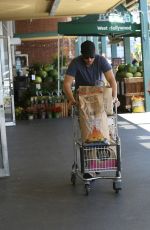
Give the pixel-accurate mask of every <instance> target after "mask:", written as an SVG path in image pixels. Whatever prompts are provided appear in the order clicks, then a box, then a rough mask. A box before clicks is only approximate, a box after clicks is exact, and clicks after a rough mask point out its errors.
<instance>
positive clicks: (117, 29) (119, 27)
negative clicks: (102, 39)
mask: <svg viewBox="0 0 150 230" xmlns="http://www.w3.org/2000/svg"><path fill="white" fill-rule="evenodd" d="M97 30H98V31H103V32H104V31H110V32H124V31H126V32H127V31H129V32H130V31H132V25H130V26H126V25H125V24H124V25H119V24H118V25H114V26H113V25H110V26H102V25H100V26H97Z"/></svg>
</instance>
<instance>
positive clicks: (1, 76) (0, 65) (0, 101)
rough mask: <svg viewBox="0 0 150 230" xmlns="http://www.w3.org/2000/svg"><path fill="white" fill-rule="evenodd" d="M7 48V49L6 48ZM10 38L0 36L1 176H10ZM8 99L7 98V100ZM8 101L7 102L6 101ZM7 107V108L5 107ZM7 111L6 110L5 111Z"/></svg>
mask: <svg viewBox="0 0 150 230" xmlns="http://www.w3.org/2000/svg"><path fill="white" fill-rule="evenodd" d="M6 48H7V49H6ZM7 51H8V39H7V38H5V37H2V36H1V37H0V177H5V176H9V162H8V150H7V137H6V126H5V120H6V119H7V114H8V113H9V114H10V113H11V107H10V104H11V100H10V77H9V76H10V67H9V58H8V56H7V55H8V54H7ZM6 99H7V100H6ZM6 102H7V103H6ZM5 108H7V109H5ZM5 111H6V112H5Z"/></svg>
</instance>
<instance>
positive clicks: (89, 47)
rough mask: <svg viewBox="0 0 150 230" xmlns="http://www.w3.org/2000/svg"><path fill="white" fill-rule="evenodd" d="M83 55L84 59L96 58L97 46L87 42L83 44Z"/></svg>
mask: <svg viewBox="0 0 150 230" xmlns="http://www.w3.org/2000/svg"><path fill="white" fill-rule="evenodd" d="M81 53H82V55H83V56H84V57H87V58H88V57H91V58H92V57H93V58H94V57H95V45H94V43H93V42H91V41H88V40H87V41H85V42H83V43H82V44H81Z"/></svg>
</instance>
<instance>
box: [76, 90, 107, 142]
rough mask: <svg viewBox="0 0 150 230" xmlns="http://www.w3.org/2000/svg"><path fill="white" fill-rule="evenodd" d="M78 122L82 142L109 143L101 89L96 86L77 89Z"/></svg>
mask: <svg viewBox="0 0 150 230" xmlns="http://www.w3.org/2000/svg"><path fill="white" fill-rule="evenodd" d="M79 122H80V129H81V137H82V140H83V142H104V143H105V144H106V143H109V140H110V138H109V128H108V121H107V114H106V112H105V110H104V99H103V88H101V87H97V86H80V87H79Z"/></svg>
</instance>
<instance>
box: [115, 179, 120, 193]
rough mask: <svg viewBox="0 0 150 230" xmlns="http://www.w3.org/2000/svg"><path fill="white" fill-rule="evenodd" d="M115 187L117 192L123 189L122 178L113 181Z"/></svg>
mask: <svg viewBox="0 0 150 230" xmlns="http://www.w3.org/2000/svg"><path fill="white" fill-rule="evenodd" d="M113 189H114V190H115V192H116V193H119V191H120V190H121V189H122V186H121V180H119V181H117V180H116V181H113Z"/></svg>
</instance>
